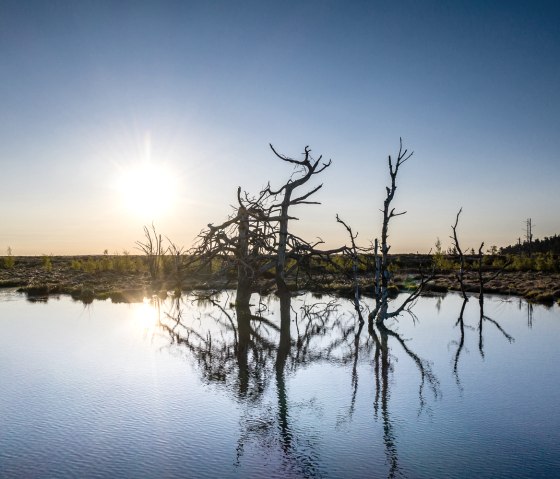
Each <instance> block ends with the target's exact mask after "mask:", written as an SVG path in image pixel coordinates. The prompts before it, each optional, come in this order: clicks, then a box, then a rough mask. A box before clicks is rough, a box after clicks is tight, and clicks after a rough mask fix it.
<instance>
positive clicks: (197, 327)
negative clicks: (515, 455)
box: [159, 293, 513, 477]
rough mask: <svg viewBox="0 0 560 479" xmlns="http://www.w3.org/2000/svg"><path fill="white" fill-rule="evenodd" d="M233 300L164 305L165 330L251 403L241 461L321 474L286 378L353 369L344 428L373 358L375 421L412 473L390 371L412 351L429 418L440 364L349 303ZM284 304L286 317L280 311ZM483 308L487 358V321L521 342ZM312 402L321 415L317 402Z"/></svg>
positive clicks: (392, 470) (209, 375)
mask: <svg viewBox="0 0 560 479" xmlns="http://www.w3.org/2000/svg"><path fill="white" fill-rule="evenodd" d="M256 298H258V296H256V295H253V299H256ZM233 300H234V298H233V296H231V295H227V294H223V293H222V294H220V295H216V296H212V295H206V296H197V297H195V298H194V299H193V298H190V299H185V298H184V297H183V298H181V299H174V300H173V301H172V302H170V301H169V300H168V301H165V302H164V303H163V304H162V305H161V309H162V312H161V313H160V316H159V317H160V320H159V326H160V328H161V329H162V330H163V331H164V332H165V333H166V335H167V336H168V337H169V339H170V341H171V343H172V344H174V345H177V346H180V350H182V351H186V352H187V353H188V356H189V357H190V358H192V359H194V361H195V362H196V365H197V370H198V371H199V373H200V375H201V377H202V380H203V381H204V382H207V383H212V384H215V385H220V386H222V387H224V388H225V390H226V391H227V392H228V394H233V395H234V397H235V399H236V401H237V402H238V403H239V404H240V405H241V406H242V410H243V413H242V414H243V420H242V421H241V428H242V429H241V432H240V436H239V439H238V444H237V461H236V464H238V465H240V464H241V459H242V457H243V455H244V453H245V451H246V448H247V445H248V444H250V443H257V445H258V446H259V447H265V448H267V449H268V450H271V451H276V453H278V452H279V453H280V457H281V460H282V466H283V467H284V468H285V470H286V471H292V472H297V473H298V474H301V475H303V476H305V477H316V476H319V475H321V473H320V470H321V469H320V464H319V455H318V452H317V447H318V444H315V442H316V440H315V439H314V438H313V437H312V435H311V437H309V436H310V434H304V433H302V431H301V429H300V428H299V427H298V424H297V423H293V420H292V416H291V415H290V409H293V408H301V407H302V404H300V403H298V404H296V403H295V402H293V401H291V400H290V394H289V385H288V382H287V380H286V377H287V375H291V374H293V373H295V372H296V371H297V370H298V369H299V368H301V367H303V366H307V365H311V364H314V363H319V362H328V363H335V364H341V365H348V366H349V367H350V385H351V394H350V404H349V406H348V408H347V410H346V412H345V413H343V414H342V417H341V418H339V420H338V422H337V425H338V426H339V425H340V424H342V423H344V422H345V421H351V420H352V416H353V414H354V411H355V408H356V398H357V395H358V384H359V370H360V368H359V364H360V363H361V362H363V361H364V360H366V361H367V362H373V373H374V375H375V377H374V384H375V391H374V393H375V394H374V403H373V417H374V419H375V420H380V421H381V425H382V431H383V443H384V449H385V455H386V462H387V466H388V468H389V471H388V477H399V476H403V475H404V473H403V471H402V470H401V467H400V465H399V457H398V451H397V443H398V441H397V438H396V435H397V433H396V431H395V427H394V425H393V421H392V417H391V408H390V402H391V401H390V400H391V383H392V381H391V375H393V374H395V368H396V365H397V361H396V358H397V356H401V355H402V354H403V353H404V354H405V355H406V356H408V358H410V359H411V360H412V364H414V366H415V369H416V370H417V373H418V393H417V394H418V401H419V411H420V412H422V411H425V410H427V409H428V398H429V397H432V398H433V399H434V400H435V399H437V398H438V397H439V396H440V385H439V381H438V378H437V377H436V376H435V374H434V372H433V370H432V365H431V363H430V362H429V361H427V360H426V359H423V358H421V357H420V356H419V355H418V354H416V353H415V352H414V351H413V350H412V349H411V347H410V346H409V344H408V342H407V340H405V339H404V338H403V337H401V335H399V334H398V333H397V332H396V331H394V330H392V329H390V328H389V327H387V326H386V325H385V324H383V323H380V324H377V323H373V322H370V323H369V324H368V327H367V328H364V327H363V323H360V322H359V321H358V318H357V317H356V315H355V313H354V312H353V310H352V309H351V307H348V306H349V305H345V304H344V301H346V300H330V301H324V300H323V299H317V300H316V301H314V302H313V303H308V304H306V303H305V302H303V303H302V300H301V298H297V301H296V303H295V304H296V305H297V306H294V301H293V297H292V296H291V295H290V294H289V293H285V294H282V295H279V297H278V298H277V299H276V298H274V297H264V298H259V301H260V302H259V303H258V304H257V305H249V304H241V305H240V304H237V305H235V304H234V303H233ZM276 301H278V303H279V312H280V317H279V319H278V318H277V317H275V314H274V307H275V302H276ZM466 303H467V301H466V300H464V301H463V303H462V306H461V309H460V313H459V318H458V320H457V325H458V326H459V330H460V338H459V340H458V341H457V342H456V344H457V350H456V351H455V352H454V356H453V374H454V376H455V378H456V381H457V384H459V385H460V382H459V362H460V357H461V353H462V351H463V348H464V343H465V329H467V328H469V326H467V325H465V322H464V319H463V316H464V312H465V307H466ZM479 304H480V323H479V327H478V332H479V349H480V352H481V354H483V342H482V338H483V336H482V334H483V329H482V325H483V324H484V323H485V322H490V323H492V324H494V325H495V326H496V327H497V328H498V330H499V331H501V332H502V333H503V334H504V335H505V337H506V338H507V339H508V340H513V338H511V336H509V335H508V334H507V333H506V332H505V331H504V330H503V329H502V328H501V326H500V325H499V324H498V323H497V322H496V321H494V320H493V319H491V318H488V317H487V316H485V315H484V303H483V301H480V302H479ZM292 325H293V326H292ZM473 329H474V328H473ZM364 331H367V333H366V334H364ZM392 351H393V352H392ZM271 385H273V386H274V389H273V390H271V389H270V386H271ZM267 391H274V392H275V396H274V403H273V404H271V403H270V396H268V397H265V396H266V393H267ZM267 401H268V402H267ZM303 406H307V407H311V410H312V411H313V410H315V412H316V413H317V411H316V405H315V404H314V403H307V404H305V405H303ZM292 412H293V411H292ZM372 439H373V438H372Z"/></svg>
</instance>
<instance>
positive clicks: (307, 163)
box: [190, 145, 344, 303]
mask: <svg viewBox="0 0 560 479" xmlns="http://www.w3.org/2000/svg"><path fill="white" fill-rule="evenodd" d="M270 147H271V149H272V151H273V152H274V154H275V155H276V156H277V157H278V158H280V159H281V160H282V161H285V162H287V163H290V164H293V165H295V166H296V171H295V172H294V173H293V174H292V176H291V177H290V179H289V180H288V181H286V182H285V183H284V184H283V185H282V186H281V187H280V188H278V189H272V188H271V187H270V183H269V184H268V185H267V186H266V187H265V188H263V189H262V190H261V191H260V192H259V194H258V195H257V196H256V197H254V198H253V197H250V196H249V195H248V194H247V193H242V191H241V188H238V191H237V203H238V204H237V206H236V207H235V208H234V212H233V214H232V215H231V216H230V218H228V219H227V220H226V221H225V222H223V223H221V224H219V225H213V224H209V225H208V228H207V229H205V230H203V231H202V232H201V233H200V235H199V241H198V244H197V245H196V246H195V248H194V249H192V250H191V252H190V253H191V257H192V258H193V262H198V267H199V268H200V267H201V266H202V265H207V264H210V265H212V262H213V261H217V262H219V263H220V265H221V268H220V276H221V278H229V279H233V278H232V275H231V272H232V270H233V269H236V271H237V277H236V279H237V292H238V294H237V301H241V302H243V303H248V301H249V298H250V295H251V291H252V290H253V289H254V288H255V286H256V285H257V283H258V282H259V281H260V282H261V283H262V285H263V288H264V289H265V290H268V289H269V287H271V286H272V283H271V282H270V281H268V282H265V281H262V280H263V277H264V275H265V274H266V273H269V272H272V271H274V285H275V286H276V289H277V291H278V292H280V293H282V292H287V291H289V288H288V285H287V283H286V279H287V277H288V276H289V275H290V274H292V273H294V272H295V271H297V270H298V268H299V267H300V265H301V264H302V263H304V262H309V260H310V258H312V257H316V258H324V257H327V256H328V255H330V254H334V253H336V252H341V251H343V249H344V248H338V249H333V250H329V251H323V250H318V249H317V246H318V245H319V244H320V243H322V240H321V239H319V240H318V241H316V242H314V243H311V242H308V241H306V240H304V239H302V238H300V237H298V236H296V235H294V234H293V233H291V232H290V231H289V228H288V225H289V221H290V220H297V218H296V217H293V216H290V211H289V210H290V207H292V206H296V205H302V204H319V202H317V201H311V200H309V198H310V197H311V196H312V195H313V194H314V193H316V192H317V191H318V190H320V189H321V187H322V186H323V185H322V184H321V185H319V186H316V187H315V188H312V189H311V190H309V191H308V192H306V193H303V194H301V195H297V194H296V193H295V191H296V189H297V188H299V187H301V186H303V185H304V184H305V183H307V182H308V181H309V180H310V179H311V178H312V177H313V176H314V175H316V174H319V173H321V172H322V171H323V170H325V169H326V168H327V167H329V166H330V164H331V161H330V160H329V161H328V162H326V163H325V162H323V163H321V160H322V157H321V156H320V157H319V158H318V159H316V160H315V159H313V158H312V157H311V150H310V149H309V147H306V148H305V150H304V154H303V155H304V158H303V160H295V159H292V158H289V157H287V156H284V155H281V154H280V153H278V152H277V151H276V150H275V149H274V147H273V146H272V145H270ZM228 285H229V281H226V282H225V284H223V285H222V287H228Z"/></svg>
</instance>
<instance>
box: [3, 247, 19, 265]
mask: <svg viewBox="0 0 560 479" xmlns="http://www.w3.org/2000/svg"><path fill="white" fill-rule="evenodd" d="M15 265H16V258H15V257H14V256H13V255H12V248H11V247H10V246H8V249H7V250H6V256H4V268H6V269H12V268H13V267H14V266H15Z"/></svg>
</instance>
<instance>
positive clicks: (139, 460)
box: [0, 291, 560, 478]
mask: <svg viewBox="0 0 560 479" xmlns="http://www.w3.org/2000/svg"><path fill="white" fill-rule="evenodd" d="M232 300H233V298H232V297H231V296H228V295H225V294H224V295H222V296H219V297H215V298H212V301H213V302H212V301H210V302H209V301H203V302H201V301H198V302H197V301H193V298H192V297H186V298H182V299H181V300H180V301H176V300H173V299H171V298H169V299H167V300H165V301H156V300H155V299H154V300H152V301H146V302H145V303H142V304H130V305H126V304H112V303H110V302H108V301H106V302H103V301H95V302H94V303H93V304H92V305H90V306H89V307H86V308H84V306H83V305H82V304H81V303H78V302H74V301H72V300H71V299H69V298H66V297H61V298H59V299H51V300H49V301H48V302H47V303H41V302H38V303H31V302H29V301H26V300H25V297H23V296H21V295H18V294H17V293H14V292H11V291H4V292H1V293H0V477H9V478H11V477H25V478H30V477H41V478H43V477H197V478H198V477H239V478H246V477H256V478H257V477H381V478H384V477H412V478H436V477H446V478H447V477H450V478H462V477H465V478H467V477H468V478H472V477H477V478H484V477H488V478H496V477H507V478H521V477H523V478H537V477H543V478H544V477H547V478H549V477H558V475H559V471H560V408H559V407H558V404H560V381H559V379H560V372H559V370H558V364H560V348H558V344H559V340H560V308H558V307H556V306H555V307H552V308H546V307H544V306H534V307H533V306H530V305H528V304H527V303H525V302H524V301H520V300H518V299H511V298H510V299H507V298H502V297H487V298H486V302H485V308H484V317H483V319H482V320H481V318H480V312H479V307H478V302H477V300H476V298H474V297H473V298H471V299H470V301H469V302H468V303H467V304H466V307H465V311H464V316H463V321H462V324H461V321H458V318H459V315H460V311H461V306H462V300H461V298H460V297H459V296H458V295H454V294H449V295H447V296H445V297H430V298H421V299H420V300H419V301H418V303H417V304H416V305H415V306H414V309H413V312H414V314H415V316H416V317H417V319H416V320H414V318H413V317H411V316H409V315H406V314H405V315H403V316H402V317H401V318H399V320H398V321H389V322H388V323H387V326H388V328H389V329H388V330H378V329H374V330H373V331H368V327H367V325H366V326H364V327H363V328H362V329H359V327H358V325H357V323H356V320H355V318H354V315H353V314H352V308H351V305H350V304H349V303H348V302H347V301H345V300H338V301H334V298H331V297H328V296H323V297H322V298H314V297H313V296H312V295H310V294H308V295H303V296H299V297H297V298H292V300H291V303H290V304H288V303H286V302H284V304H283V310H281V308H280V301H279V300H278V299H277V298H274V297H272V298H265V299H264V300H263V301H262V302H261V303H260V304H259V303H258V298H256V297H255V296H254V297H253V301H254V302H255V303H256V304H255V306H254V307H253V308H252V309H251V311H250V312H248V311H236V310H235V309H234V308H232V306H231V304H230V303H231V301H232ZM287 308H289V309H287ZM288 310H289V311H291V316H289V317H288V316H287V315H286V311H288ZM259 311H260V312H259ZM248 314H253V315H254V316H253V317H249V316H248ZM287 324H289V329H288V328H287Z"/></svg>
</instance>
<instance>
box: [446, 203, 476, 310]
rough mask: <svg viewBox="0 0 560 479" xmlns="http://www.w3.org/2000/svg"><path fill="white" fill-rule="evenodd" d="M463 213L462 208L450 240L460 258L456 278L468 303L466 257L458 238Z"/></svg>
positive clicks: (452, 227)
mask: <svg viewBox="0 0 560 479" xmlns="http://www.w3.org/2000/svg"><path fill="white" fill-rule="evenodd" d="M462 211H463V208H460V209H459V212H458V213H457V217H456V218H455V224H454V225H453V226H451V229H452V230H453V236H450V238H451V239H452V240H453V249H454V251H456V252H457V256H459V271H457V272H456V273H455V277H456V278H457V281H458V282H459V286H460V288H461V294H462V295H463V299H464V300H465V301H468V297H467V293H466V292H465V282H464V280H465V256H464V255H463V250H462V249H461V246H460V245H459V238H458V237H457V225H458V224H459V216H460V215H461V212H462ZM483 244H484V243H483Z"/></svg>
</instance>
